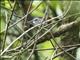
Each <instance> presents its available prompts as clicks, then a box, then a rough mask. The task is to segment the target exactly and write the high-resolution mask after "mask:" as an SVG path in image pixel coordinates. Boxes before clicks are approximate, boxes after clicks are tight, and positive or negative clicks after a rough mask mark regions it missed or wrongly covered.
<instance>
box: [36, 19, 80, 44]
mask: <svg viewBox="0 0 80 60" xmlns="http://www.w3.org/2000/svg"><path fill="white" fill-rule="evenodd" d="M74 26H80V21H77V20H76V21H73V22H71V23H67V24H64V25H61V26H60V27H59V28H58V29H57V30H56V31H55V32H52V34H53V36H54V37H58V36H60V35H61V34H63V33H65V32H67V31H69V30H70V29H71V28H73V27H74ZM51 38H52V36H51V35H50V33H47V34H46V35H45V36H44V37H42V38H40V39H39V40H38V42H37V43H42V42H44V41H46V40H49V39H51Z"/></svg>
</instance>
